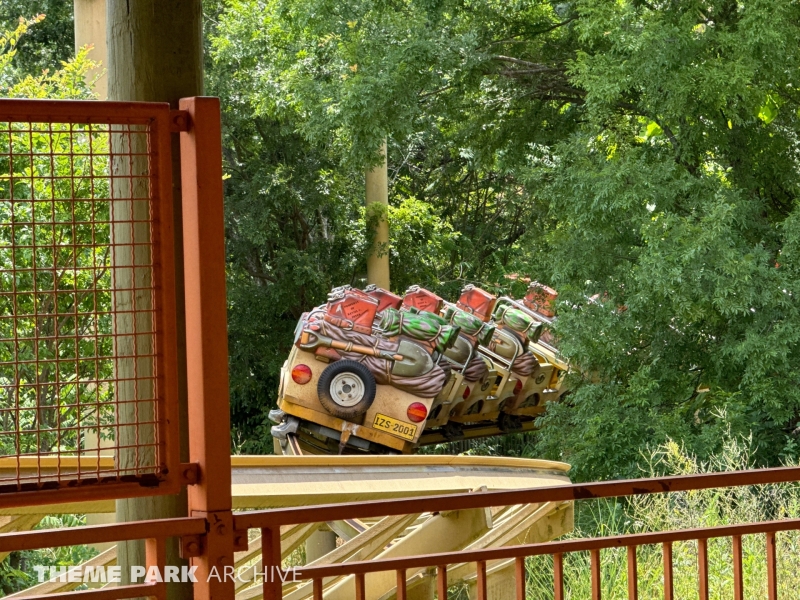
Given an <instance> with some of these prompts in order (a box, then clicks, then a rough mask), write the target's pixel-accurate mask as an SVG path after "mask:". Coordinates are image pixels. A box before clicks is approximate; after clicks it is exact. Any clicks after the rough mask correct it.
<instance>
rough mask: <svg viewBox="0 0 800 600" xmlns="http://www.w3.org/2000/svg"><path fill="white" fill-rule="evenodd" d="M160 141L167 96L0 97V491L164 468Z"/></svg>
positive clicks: (85, 485) (170, 355) (166, 385)
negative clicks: (158, 100)
mask: <svg viewBox="0 0 800 600" xmlns="http://www.w3.org/2000/svg"><path fill="white" fill-rule="evenodd" d="M169 144H170V139H169V109H168V106H167V105H161V104H142V103H138V104H133V103H131V104H120V103H99V102H42V101H14V100H0V455H2V458H0V462H4V463H6V464H5V466H6V467H8V466H9V465H8V464H7V463H9V462H11V463H13V464H14V465H15V469H13V471H4V472H6V473H8V472H12V473H13V475H0V504H3V503H5V502H7V501H8V498H9V496H18V495H19V494H18V493H19V492H27V491H41V490H54V491H55V490H61V491H60V492H59V493H60V496H59V498H57V500H58V501H61V500H62V499H63V496H64V494H65V493H66V492H67V491H68V490H65V488H69V489H71V490H72V492H70V493H74V492H77V493H83V492H87V491H90V490H91V489H94V488H95V486H93V485H89V484H97V483H105V484H112V485H113V484H117V485H118V486H119V484H122V485H123V487H126V486H125V484H128V486H130V485H133V486H137V487H138V486H140V485H141V484H148V485H158V484H159V483H160V482H162V481H165V480H166V479H167V474H168V473H169V471H170V469H171V468H175V467H176V466H177V465H176V464H175V462H176V457H177V448H173V446H175V444H174V443H173V439H174V436H175V429H174V428H175V427H176V426H177V423H176V419H175V418H174V413H175V409H174V405H175V403H176V401H177V399H176V396H175V383H174V380H175V377H174V371H175V359H174V346H175V339H174V337H175V336H174V271H173V257H172V251H173V244H174V240H173V236H172V225H173V224H172V206H171V204H172V197H171V170H170V164H171V163H170V160H171V158H170V146H169ZM106 455H113V456H114V461H113V463H110V462H109V461H108V460H103V461H101V460H100V457H101V456H106ZM66 456H69V457H74V456H77V457H78V460H77V461H76V460H74V459H73V458H70V460H69V461H66V460H63V458H64V457H66ZM106 489H108V488H106ZM120 493H122V492H121V491H120ZM112 495H115V494H114V493H112ZM48 497H49V496H48ZM50 501H53V500H52V499H50Z"/></svg>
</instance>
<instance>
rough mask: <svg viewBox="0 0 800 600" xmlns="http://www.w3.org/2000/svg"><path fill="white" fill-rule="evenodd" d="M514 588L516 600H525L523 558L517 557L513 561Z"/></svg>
mask: <svg viewBox="0 0 800 600" xmlns="http://www.w3.org/2000/svg"><path fill="white" fill-rule="evenodd" d="M514 587H515V588H516V592H517V594H516V596H517V600H525V557H524V556H518V557H517V558H516V560H515V561H514Z"/></svg>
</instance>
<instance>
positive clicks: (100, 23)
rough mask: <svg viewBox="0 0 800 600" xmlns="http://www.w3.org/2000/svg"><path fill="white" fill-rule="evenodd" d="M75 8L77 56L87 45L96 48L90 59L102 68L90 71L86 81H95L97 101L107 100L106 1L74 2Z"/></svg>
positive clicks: (94, 88) (94, 87) (88, 0)
mask: <svg viewBox="0 0 800 600" xmlns="http://www.w3.org/2000/svg"><path fill="white" fill-rule="evenodd" d="M74 7H75V54H77V53H78V50H80V49H81V48H83V47H84V46H86V45H90V46H94V47H93V48H92V50H90V51H89V58H90V59H91V60H93V61H95V62H99V63H100V67H99V68H98V69H92V70H91V71H89V72H88V73H87V74H86V80H87V81H88V82H92V81H94V86H93V91H94V93H95V94H97V99H98V100H105V99H106V97H107V96H108V74H107V73H104V71H106V69H107V68H108V52H107V48H108V47H107V46H106V0H74ZM98 76H99V77H98ZM95 79H96V81H95Z"/></svg>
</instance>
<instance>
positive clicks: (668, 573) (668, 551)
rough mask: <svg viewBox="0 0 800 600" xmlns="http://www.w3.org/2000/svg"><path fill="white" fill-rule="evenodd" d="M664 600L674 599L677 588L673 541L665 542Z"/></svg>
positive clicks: (663, 548)
mask: <svg viewBox="0 0 800 600" xmlns="http://www.w3.org/2000/svg"><path fill="white" fill-rule="evenodd" d="M662 553H663V555H664V600H674V598H675V590H674V586H673V580H672V542H664V545H663V546H662Z"/></svg>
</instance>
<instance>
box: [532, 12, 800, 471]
mask: <svg viewBox="0 0 800 600" xmlns="http://www.w3.org/2000/svg"><path fill="white" fill-rule="evenodd" d="M575 7H576V14H577V15H578V18H577V20H576V22H575V27H576V30H577V33H578V38H579V40H580V49H579V51H578V53H577V55H576V59H575V60H574V61H572V62H571V63H570V67H569V68H570V70H569V75H570V80H571V82H572V83H573V85H575V86H577V87H580V88H581V89H582V90H584V92H585V95H584V98H583V104H582V107H581V114H582V123H581V125H580V127H579V129H578V130H577V131H576V132H575V133H573V134H572V135H571V136H569V137H568V138H567V139H565V140H563V141H562V142H561V143H559V144H558V145H557V146H555V148H554V154H555V155H556V156H557V157H558V160H557V161H556V162H554V163H553V164H551V165H543V166H540V167H538V168H537V169H534V170H532V171H531V172H530V177H531V180H532V181H534V182H536V184H537V185H540V186H541V187H542V190H543V197H545V198H546V199H547V201H548V203H549V222H548V223H547V225H546V226H545V230H546V236H540V237H538V238H535V239H534V238H532V237H531V238H528V239H526V243H527V247H528V249H529V252H530V253H531V254H536V255H538V257H539V258H537V259H536V263H538V264H540V265H542V267H543V270H544V271H545V273H546V275H547V276H548V277H549V278H550V280H551V281H553V282H554V283H555V284H556V285H557V286H558V288H559V291H560V292H561V297H562V298H563V299H564V301H565V302H564V304H563V305H562V310H561V315H560V318H559V323H558V333H559V335H560V338H561V345H562V348H563V349H564V351H565V352H566V354H567V355H568V356H570V357H571V359H572V361H573V364H575V365H580V368H581V369H582V370H583V372H584V373H585V378H586V380H585V381H584V382H583V385H582V386H580V387H578V389H576V391H575V393H574V394H573V395H572V396H571V398H570V401H569V402H567V403H565V404H563V405H560V406H551V407H550V410H549V411H548V413H547V416H546V417H545V418H544V419H543V421H542V434H541V443H540V445H539V446H538V450H539V451H540V452H544V453H545V454H546V455H548V456H558V457H561V458H563V459H565V460H568V461H571V462H573V463H575V464H576V465H578V466H579V470H578V475H579V476H581V477H586V476H592V477H596V476H609V477H610V476H621V475H629V474H632V473H633V472H634V465H635V462H636V460H637V458H638V456H637V455H638V452H639V449H640V448H642V447H643V446H645V445H647V444H653V443H660V442H662V441H663V440H664V439H665V438H666V437H672V438H675V439H681V440H683V441H684V442H686V443H687V445H688V447H689V448H691V450H692V451H693V452H697V453H699V454H700V455H701V456H707V455H709V453H711V452H713V451H717V450H719V443H720V440H721V439H722V435H721V432H722V431H723V429H724V428H725V427H727V425H728V423H729V424H730V426H731V427H732V428H733V430H734V431H735V432H741V433H747V432H749V431H752V432H753V435H754V439H755V441H756V445H757V447H758V450H757V452H756V455H755V458H756V460H757V461H758V462H759V463H760V464H775V463H777V462H778V460H779V459H780V458H781V456H796V454H797V450H798V445H797V440H796V436H797V433H798V430H797V427H798V421H799V420H800V412H799V411H800V393H798V389H800V388H799V387H798V382H800V355H798V350H799V349H800V348H799V347H798V342H800V313H798V304H797V298H796V294H797V293H798V290H800V285H798V284H800V279H798V275H800V272H798V267H800V264H798V241H799V239H800V229H798V225H800V221H799V220H800V209H799V208H798V204H797V198H798V191H800V188H798V178H797V174H798V167H800V164H798V155H797V152H796V148H797V139H798V131H799V129H800V127H799V125H800V123H799V122H798V119H799V118H800V113H798V109H799V108H800V105H799V104H798V102H800V95H798V93H797V91H796V88H795V86H796V82H797V81H798V76H800V56H799V55H798V47H797V44H796V40H797V39H798V37H800V7H799V6H798V5H797V4H796V3H793V2H763V1H755V2H748V3H736V2H730V1H728V0H719V1H711V2H694V1H693V2H682V3H658V4H656V5H654V4H651V3H647V2H611V1H600V2H597V1H593V2H589V1H585V2H578V3H576V5H575ZM541 257H546V262H544V261H542V260H541ZM590 297H594V300H592V301H588V300H587V298H590ZM723 415H724V416H723ZM726 421H727V423H726Z"/></svg>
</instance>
